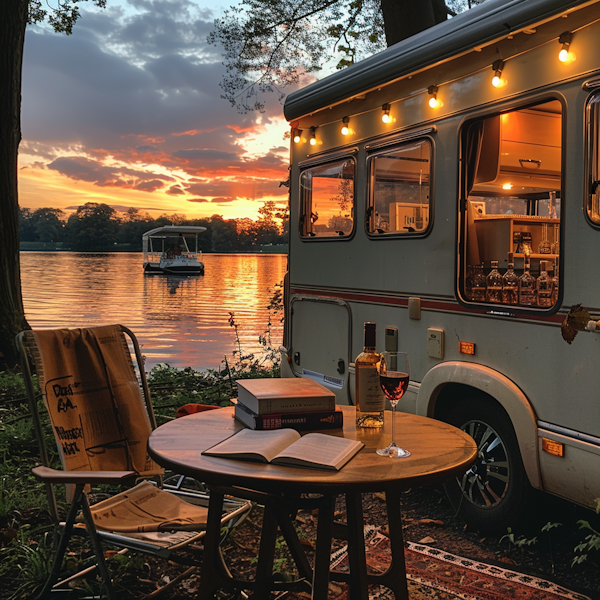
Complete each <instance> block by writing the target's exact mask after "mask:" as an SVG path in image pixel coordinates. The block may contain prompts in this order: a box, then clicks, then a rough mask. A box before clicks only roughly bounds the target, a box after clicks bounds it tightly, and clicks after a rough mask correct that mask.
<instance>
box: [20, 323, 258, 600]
mask: <svg viewBox="0 0 600 600" xmlns="http://www.w3.org/2000/svg"><path fill="white" fill-rule="evenodd" d="M126 335H127V336H128V338H129V340H130V342H131V344H132V346H133V350H134V354H135V357H136V365H137V372H136V369H135V368H134V363H133V361H132V358H131V351H130V349H129V346H128V343H127V339H126V337H125V336H126ZM17 347H18V348H19V350H20V354H21V366H22V369H23V374H24V379H25V385H26V388H27V393H28V397H29V405H30V409H31V413H32V417H33V425H34V429H35V432H36V437H37V438H38V443H39V446H40V458H41V462H42V465H40V466H38V467H35V468H34V469H33V474H34V475H35V477H36V478H37V479H39V480H40V481H43V482H44V483H45V485H46V489H47V491H48V500H49V505H50V512H51V515H52V517H53V518H54V520H55V522H56V523H57V524H58V525H60V527H61V528H62V535H61V537H60V541H58V544H57V550H56V554H55V561H54V565H53V568H52V573H51V575H50V577H49V579H48V581H47V583H46V585H45V586H44V588H43V590H42V592H41V594H40V598H45V597H48V596H49V594H50V592H51V591H52V590H53V589H56V588H57V587H59V586H60V585H61V584H57V583H56V582H57V580H58V578H59V576H60V573H61V567H62V559H63V557H64V554H65V552H66V550H67V544H68V542H69V539H70V537H71V536H72V535H77V534H84V535H87V536H88V537H89V538H90V541H91V544H92V547H93V549H94V552H95V555H96V567H97V569H98V571H99V573H100V575H101V577H102V579H103V581H104V586H105V593H106V596H107V597H108V598H109V599H111V600H112V599H114V597H115V596H114V591H113V589H112V584H111V578H110V574H109V572H108V569H107V566H106V564H105V561H104V553H103V550H102V547H101V544H100V542H101V541H106V542H109V543H111V544H113V545H116V546H119V547H122V548H124V549H131V550H136V551H141V552H145V553H150V554H153V555H155V556H159V557H162V558H169V559H173V558H175V555H174V554H173V552H174V551H175V550H178V549H180V548H182V547H185V546H188V545H190V544H191V543H194V542H196V541H199V540H201V539H202V537H204V535H205V533H206V532H205V528H206V520H207V513H208V501H209V496H208V494H207V493H205V492H202V491H200V492H198V491H195V490H193V489H191V488H190V487H189V486H188V487H185V485H184V481H185V478H184V477H179V478H176V483H175V484H170V485H168V486H165V487H167V488H168V489H169V490H170V491H165V490H163V489H161V487H162V481H163V469H162V468H161V467H160V466H159V465H157V464H156V463H155V462H154V461H153V460H152V459H151V458H150V457H149V455H148V453H147V448H146V446H147V441H148V436H149V435H150V432H151V431H152V429H154V428H155V427H156V420H155V417H154V413H153V410H152V404H151V400H150V393H149V389H148V384H147V382H146V377H145V373H144V370H143V362H142V357H141V352H140V349H139V345H138V343H137V340H136V338H135V336H134V335H133V334H132V333H131V331H129V330H128V329H127V328H125V327H123V326H121V325H109V326H104V327H93V328H88V329H60V330H40V331H33V332H32V331H27V332H23V333H21V334H19V335H18V336H17ZM29 357H31V358H33V361H34V362H35V365H36V373H37V376H38V381H39V385H40V388H41V390H42V397H43V401H44V404H45V407H46V409H47V412H48V415H49V417H50V422H51V425H52V429H53V432H54V437H55V441H56V445H57V449H58V453H59V455H60V458H61V462H62V466H63V469H61V470H59V469H53V468H51V466H50V464H49V460H48V453H47V450H46V445H45V439H44V435H43V430H42V426H41V421H40V415H39V414H38V402H37V399H36V397H35V393H34V388H33V382H32V378H31V372H30V369H29ZM147 478H152V479H154V480H156V481H157V482H158V484H155V483H150V482H148V481H146V480H145V479H147ZM56 484H67V490H68V491H67V493H68V500H69V501H70V502H71V506H70V509H69V513H68V516H67V519H66V521H64V522H60V520H59V515H58V509H57V505H56V500H55V495H54V486H55V485H56ZM98 484H111V485H117V486H119V487H121V488H122V487H123V486H126V488H127V489H124V490H122V491H119V492H118V493H116V494H115V495H113V496H111V497H109V498H107V499H106V500H102V501H101V502H98V503H97V504H94V505H92V506H90V504H89V502H88V491H89V490H90V489H91V486H94V485H98ZM250 507H251V504H250V503H249V502H246V501H242V500H239V499H236V498H228V504H227V506H226V510H225V512H224V515H223V519H222V524H223V526H227V527H229V528H231V527H233V526H235V525H236V524H238V523H239V522H240V521H241V520H242V519H243V518H244V517H245V516H246V515H247V514H248V511H249V509H250ZM57 531H58V529H57ZM123 551H126V550H123ZM123 551H122V552H123ZM88 571H89V569H88ZM70 579H72V578H70ZM65 581H66V580H65ZM63 583H64V582H63Z"/></svg>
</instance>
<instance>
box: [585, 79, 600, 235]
mask: <svg viewBox="0 0 600 600" xmlns="http://www.w3.org/2000/svg"><path fill="white" fill-rule="evenodd" d="M593 106H596V107H597V111H596V112H597V113H598V115H597V121H598V123H597V127H596V133H594V131H593V125H594V123H593V119H592V115H591V111H592V107H593ZM584 115H585V156H584V164H585V171H584V177H585V184H584V195H583V213H584V215H585V220H586V221H587V223H588V225H589V226H590V227H592V228H593V229H598V230H600V214H599V216H598V221H594V220H593V219H592V217H591V215H590V212H591V207H592V187H593V184H594V182H599V181H600V82H598V87H595V88H594V89H593V90H592V91H591V93H590V94H589V96H588V97H587V99H586V101H585V110H584ZM594 164H595V165H596V166H594ZM594 175H595V177H596V179H594ZM597 190H598V196H599V203H600V184H598V187H597Z"/></svg>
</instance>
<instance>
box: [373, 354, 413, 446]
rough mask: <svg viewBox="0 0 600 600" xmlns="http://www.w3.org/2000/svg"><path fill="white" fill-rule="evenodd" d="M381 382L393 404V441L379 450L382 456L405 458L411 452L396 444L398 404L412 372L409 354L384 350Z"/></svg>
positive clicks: (381, 361) (380, 367)
mask: <svg viewBox="0 0 600 600" xmlns="http://www.w3.org/2000/svg"><path fill="white" fill-rule="evenodd" d="M378 370H379V384H380V385H381V389H382V390H383V393H384V394H385V397H386V398H387V399H388V400H389V401H390V404H391V406H392V441H391V443H390V445H389V446H387V447H386V448H381V449H380V450H377V454H379V455H381V456H389V457H390V458H404V457H405V456H410V452H409V451H408V450H405V449H404V448H400V447H398V445H397V444H396V428H395V425H396V405H397V404H398V401H399V400H400V398H402V396H404V392H406V390H407V388H408V382H409V379H410V372H409V369H408V355H407V354H406V353H404V352H383V353H382V354H381V360H380V361H379V368H378Z"/></svg>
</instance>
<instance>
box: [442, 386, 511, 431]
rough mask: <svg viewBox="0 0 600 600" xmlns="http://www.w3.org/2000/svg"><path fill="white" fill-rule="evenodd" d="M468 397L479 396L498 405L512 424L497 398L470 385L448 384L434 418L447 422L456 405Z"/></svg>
mask: <svg viewBox="0 0 600 600" xmlns="http://www.w3.org/2000/svg"><path fill="white" fill-rule="evenodd" d="M467 395H470V396H475V395H476V396H479V397H480V398H481V401H482V402H485V403H491V404H494V405H496V406H497V407H498V408H499V409H500V410H502V412H504V413H505V414H506V417H507V418H508V419H509V421H511V423H512V420H511V418H510V415H509V414H508V413H507V412H506V409H505V408H504V407H503V406H502V404H500V402H498V400H496V398H494V397H493V396H490V395H489V394H486V392H482V391H481V390H480V389H477V388H475V387H472V386H470V385H464V384H462V383H448V384H446V385H445V386H444V387H443V388H442V389H441V390H440V391H439V393H438V394H437V398H436V399H435V405H434V407H433V416H434V418H436V419H439V420H440V421H446V420H447V417H448V416H449V415H450V413H451V412H452V410H453V409H454V408H455V407H456V405H457V404H458V403H459V402H460V401H461V400H462V399H463V398H464V397H465V396H467ZM513 429H514V425H513Z"/></svg>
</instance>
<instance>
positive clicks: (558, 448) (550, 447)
mask: <svg viewBox="0 0 600 600" xmlns="http://www.w3.org/2000/svg"><path fill="white" fill-rule="evenodd" d="M542 450H543V451H544V452H547V453H548V454H554V456H564V455H565V445H564V444H563V443H561V442H556V441H554V440H550V439H548V438H542Z"/></svg>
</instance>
